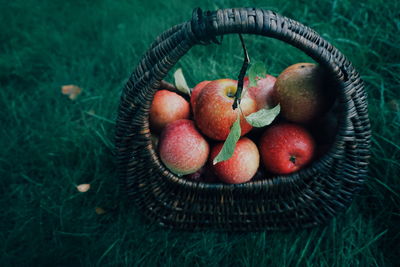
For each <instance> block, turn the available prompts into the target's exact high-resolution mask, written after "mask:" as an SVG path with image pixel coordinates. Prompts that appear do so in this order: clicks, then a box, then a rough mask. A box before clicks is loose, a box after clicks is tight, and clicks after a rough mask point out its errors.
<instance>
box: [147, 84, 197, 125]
mask: <svg viewBox="0 0 400 267" xmlns="http://www.w3.org/2000/svg"><path fill="white" fill-rule="evenodd" d="M189 115H190V105H189V102H188V101H186V100H185V99H184V98H183V97H181V96H180V95H178V94H177V93H174V92H171V91H168V90H159V91H157V92H156V93H155V95H154V98H153V102H152V103H151V107H150V127H151V129H152V130H154V131H155V132H161V131H162V129H163V128H164V127H165V126H166V125H167V124H168V123H170V122H173V121H176V120H179V119H188V118H189Z"/></svg>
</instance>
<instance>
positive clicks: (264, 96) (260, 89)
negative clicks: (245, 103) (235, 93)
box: [244, 74, 277, 109]
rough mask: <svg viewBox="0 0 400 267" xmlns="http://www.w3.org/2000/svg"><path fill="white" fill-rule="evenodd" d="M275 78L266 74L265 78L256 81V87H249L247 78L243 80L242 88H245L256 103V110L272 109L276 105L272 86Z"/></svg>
mask: <svg viewBox="0 0 400 267" xmlns="http://www.w3.org/2000/svg"><path fill="white" fill-rule="evenodd" d="M275 81H276V78H275V77H274V76H272V75H269V74H267V75H266V76H265V78H261V79H258V80H257V86H252V87H249V84H250V82H249V77H245V78H244V87H245V88H247V90H248V91H249V94H250V96H251V97H253V98H254V99H255V100H256V102H257V109H262V108H273V107H274V106H276V105H277V102H276V100H275V99H274V85H275Z"/></svg>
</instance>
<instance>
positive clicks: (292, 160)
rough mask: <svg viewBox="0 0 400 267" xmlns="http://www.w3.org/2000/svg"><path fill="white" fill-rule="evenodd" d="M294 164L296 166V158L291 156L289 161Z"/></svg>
mask: <svg viewBox="0 0 400 267" xmlns="http://www.w3.org/2000/svg"><path fill="white" fill-rule="evenodd" d="M289 160H290V161H291V162H292V163H293V164H296V156H293V155H291V156H290V159H289Z"/></svg>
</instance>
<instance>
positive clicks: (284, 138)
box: [259, 123, 315, 174]
mask: <svg viewBox="0 0 400 267" xmlns="http://www.w3.org/2000/svg"><path fill="white" fill-rule="evenodd" d="M259 148H260V154H261V158H262V162H263V164H264V166H265V168H266V169H267V170H268V171H270V172H272V173H275V174H289V173H292V172H295V171H298V170H299V169H301V168H302V167H304V166H305V165H307V164H308V163H310V162H311V160H312V158H313V156H314V148H315V142H314V140H313V138H312V136H311V135H310V134H309V133H308V131H307V130H306V129H305V128H303V127H301V126H299V125H296V124H292V123H282V124H276V125H274V126H271V127H269V128H267V129H266V130H265V132H264V134H263V136H262V137H261V139H260V144H259Z"/></svg>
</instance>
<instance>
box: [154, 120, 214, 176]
mask: <svg viewBox="0 0 400 267" xmlns="http://www.w3.org/2000/svg"><path fill="white" fill-rule="evenodd" d="M158 147H159V153H160V158H161V161H162V162H163V163H164V164H165V166H166V167H167V168H168V169H169V170H171V171H172V172H173V173H175V174H178V175H185V174H190V173H194V172H196V171H197V170H199V169H200V168H201V167H202V166H203V165H204V164H205V163H206V162H207V159H208V154H209V151H210V148H209V145H208V143H207V141H206V139H204V137H203V136H202V135H201V134H200V133H199V132H198V131H197V129H196V127H195V124H194V122H193V121H191V120H187V119H182V120H177V121H174V122H171V123H169V124H168V125H167V126H166V127H165V128H164V130H163V131H162V133H161V136H160V140H159V144H158Z"/></svg>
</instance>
